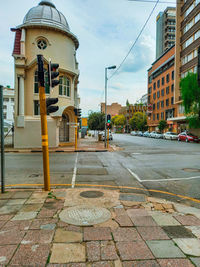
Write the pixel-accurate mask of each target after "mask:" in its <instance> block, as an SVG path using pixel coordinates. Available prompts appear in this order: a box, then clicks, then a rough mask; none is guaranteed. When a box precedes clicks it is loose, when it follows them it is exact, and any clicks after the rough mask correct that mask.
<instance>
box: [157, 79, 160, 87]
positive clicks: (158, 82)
mask: <svg viewBox="0 0 200 267" xmlns="http://www.w3.org/2000/svg"><path fill="white" fill-rule="evenodd" d="M159 87H160V80H158V81H157V88H159Z"/></svg>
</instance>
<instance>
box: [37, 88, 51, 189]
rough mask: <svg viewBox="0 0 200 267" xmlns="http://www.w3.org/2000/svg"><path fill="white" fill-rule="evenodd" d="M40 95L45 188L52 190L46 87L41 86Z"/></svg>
mask: <svg viewBox="0 0 200 267" xmlns="http://www.w3.org/2000/svg"><path fill="white" fill-rule="evenodd" d="M39 95H40V117H41V131H42V152H43V173H44V190H45V191H50V174H49V147H48V130H47V115H46V114H47V112H46V96H45V88H44V87H42V86H39Z"/></svg>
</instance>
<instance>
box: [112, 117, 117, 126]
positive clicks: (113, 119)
mask: <svg viewBox="0 0 200 267" xmlns="http://www.w3.org/2000/svg"><path fill="white" fill-rule="evenodd" d="M116 118H117V115H115V116H113V117H112V118H111V122H112V125H115V119H116Z"/></svg>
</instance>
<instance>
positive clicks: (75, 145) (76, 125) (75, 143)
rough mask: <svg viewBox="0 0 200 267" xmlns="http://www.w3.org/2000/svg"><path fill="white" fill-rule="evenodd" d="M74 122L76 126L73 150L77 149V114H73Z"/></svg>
mask: <svg viewBox="0 0 200 267" xmlns="http://www.w3.org/2000/svg"><path fill="white" fill-rule="evenodd" d="M75 123H76V127H75V150H77V131H78V125H77V116H75Z"/></svg>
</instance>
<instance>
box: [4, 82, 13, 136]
mask: <svg viewBox="0 0 200 267" xmlns="http://www.w3.org/2000/svg"><path fill="white" fill-rule="evenodd" d="M14 101H15V90H14V89H13V88H9V87H4V88H3V117H4V126H5V127H4V128H5V131H6V132H7V131H8V130H9V129H10V128H11V127H12V125H13V123H14V106H15V102H14Z"/></svg>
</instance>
